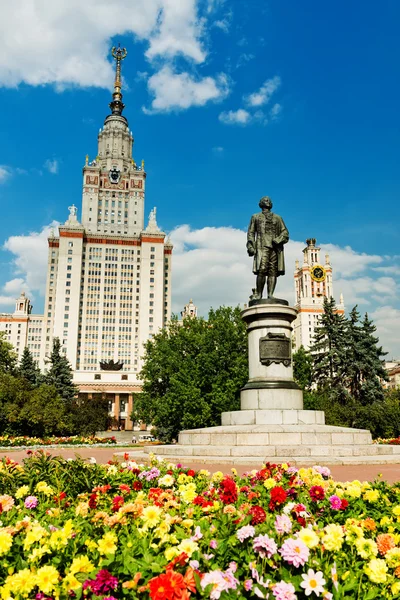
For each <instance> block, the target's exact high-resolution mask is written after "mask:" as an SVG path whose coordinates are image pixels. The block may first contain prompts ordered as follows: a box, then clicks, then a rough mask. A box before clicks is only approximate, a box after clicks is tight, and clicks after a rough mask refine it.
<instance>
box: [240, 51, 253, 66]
mask: <svg viewBox="0 0 400 600" xmlns="http://www.w3.org/2000/svg"><path fill="white" fill-rule="evenodd" d="M253 58H255V55H254V54H250V52H243V53H242V54H241V55H240V56H239V58H238V61H237V63H236V68H239V67H242V66H243V65H245V64H247V63H248V62H249V61H250V60H253Z"/></svg>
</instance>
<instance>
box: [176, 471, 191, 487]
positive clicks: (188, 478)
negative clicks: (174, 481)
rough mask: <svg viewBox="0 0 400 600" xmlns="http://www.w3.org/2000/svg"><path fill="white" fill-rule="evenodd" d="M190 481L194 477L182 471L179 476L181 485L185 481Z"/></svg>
mask: <svg viewBox="0 0 400 600" xmlns="http://www.w3.org/2000/svg"><path fill="white" fill-rule="evenodd" d="M189 481H192V478H191V477H188V475H186V474H185V473H181V474H180V475H179V476H178V483H179V485H182V484H184V483H188V482H189Z"/></svg>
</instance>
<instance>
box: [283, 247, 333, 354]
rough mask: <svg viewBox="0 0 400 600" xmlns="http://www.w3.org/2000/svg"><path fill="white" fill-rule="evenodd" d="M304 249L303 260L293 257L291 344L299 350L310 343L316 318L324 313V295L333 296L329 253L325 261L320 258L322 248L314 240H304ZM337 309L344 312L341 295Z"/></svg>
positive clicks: (307, 346) (315, 325)
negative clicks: (293, 307) (294, 311)
mask: <svg viewBox="0 0 400 600" xmlns="http://www.w3.org/2000/svg"><path fill="white" fill-rule="evenodd" d="M306 244H307V246H306V247H305V248H304V250H303V261H302V264H301V265H300V262H299V261H298V260H296V268H295V271H294V284H295V294H296V299H295V308H296V309H297V311H298V314H297V318H296V320H295V322H294V324H293V326H294V334H293V340H294V347H295V350H298V349H299V348H300V346H304V348H305V349H306V350H308V349H309V348H310V346H311V345H312V340H313V337H314V332H315V328H316V327H317V326H318V319H319V318H320V316H321V315H322V313H323V312H324V309H323V303H324V298H325V297H326V298H331V297H333V279H332V266H331V263H330V258H329V255H328V254H325V264H324V265H322V263H321V259H320V253H321V248H319V247H318V246H317V245H316V239H315V238H310V239H308V240H306ZM337 312H338V313H339V314H344V305H343V295H342V294H341V295H340V302H339V304H338V305H337Z"/></svg>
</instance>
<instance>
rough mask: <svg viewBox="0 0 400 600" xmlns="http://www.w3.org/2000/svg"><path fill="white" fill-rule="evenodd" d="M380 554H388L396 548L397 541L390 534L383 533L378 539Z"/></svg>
mask: <svg viewBox="0 0 400 600" xmlns="http://www.w3.org/2000/svg"><path fill="white" fill-rule="evenodd" d="M376 544H377V546H378V551H379V554H386V552H388V551H389V550H391V549H392V548H394V547H395V545H396V544H395V541H394V539H393V536H392V535H390V533H381V534H380V535H378V537H377V538H376Z"/></svg>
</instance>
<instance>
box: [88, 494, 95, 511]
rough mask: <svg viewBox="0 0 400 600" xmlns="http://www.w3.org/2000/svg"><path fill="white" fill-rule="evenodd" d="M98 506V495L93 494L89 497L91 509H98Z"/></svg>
mask: <svg viewBox="0 0 400 600" xmlns="http://www.w3.org/2000/svg"><path fill="white" fill-rule="evenodd" d="M96 506H97V494H91V495H90V496H89V508H96Z"/></svg>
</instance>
